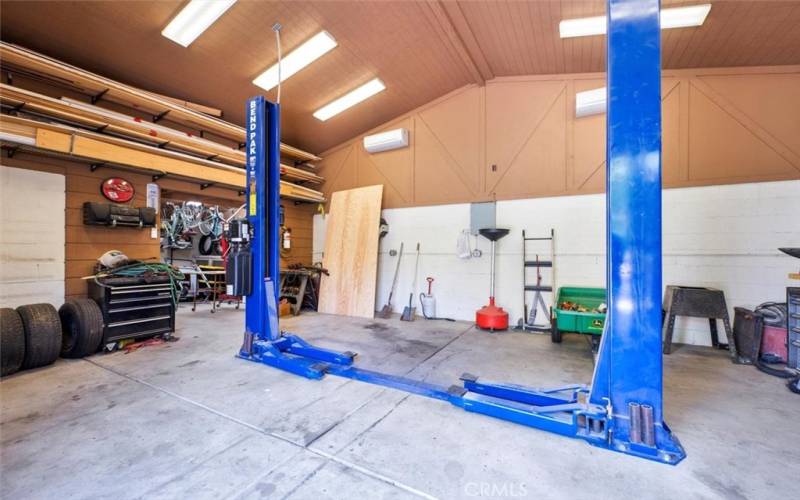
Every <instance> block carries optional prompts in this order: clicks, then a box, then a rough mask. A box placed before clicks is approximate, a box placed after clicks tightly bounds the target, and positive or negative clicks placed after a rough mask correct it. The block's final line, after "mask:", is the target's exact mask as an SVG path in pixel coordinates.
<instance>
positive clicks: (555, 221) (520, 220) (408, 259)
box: [313, 181, 800, 345]
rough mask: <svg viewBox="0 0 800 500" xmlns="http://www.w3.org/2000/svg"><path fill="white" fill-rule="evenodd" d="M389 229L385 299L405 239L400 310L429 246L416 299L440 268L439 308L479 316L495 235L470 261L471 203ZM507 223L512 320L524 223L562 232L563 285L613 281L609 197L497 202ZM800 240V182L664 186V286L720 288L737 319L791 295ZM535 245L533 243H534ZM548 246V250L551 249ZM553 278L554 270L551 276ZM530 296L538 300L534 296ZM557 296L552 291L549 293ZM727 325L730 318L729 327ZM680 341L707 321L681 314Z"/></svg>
mask: <svg viewBox="0 0 800 500" xmlns="http://www.w3.org/2000/svg"><path fill="white" fill-rule="evenodd" d="M383 217H384V218H385V219H386V220H387V221H388V223H389V226H390V229H389V234H388V235H387V236H386V237H385V238H383V239H382V240H381V244H380V258H379V264H378V266H379V269H378V289H377V299H376V305H377V306H378V307H381V306H382V305H383V304H385V303H386V299H387V297H388V293H389V287H390V286H391V280H392V275H393V272H394V267H395V264H396V262H397V260H396V259H397V258H396V257H391V256H389V250H390V249H399V247H400V242H401V241H402V242H404V243H405V255H404V257H403V261H402V264H401V270H400V278H399V280H398V287H397V291H396V292H395V299H394V300H393V303H394V306H395V311H397V312H399V311H401V310H402V307H403V305H404V304H405V303H407V302H408V295H409V291H410V287H411V282H412V279H413V276H412V275H413V269H414V247H415V245H416V243H417V242H420V244H421V250H422V251H421V257H420V266H419V267H420V270H419V277H418V281H419V283H418V286H417V289H416V291H415V294H414V302H415V305H416V306H417V308H418V309H417V310H418V312H419V301H418V295H419V293H420V292H421V291H423V287H424V285H425V277H426V276H433V277H434V278H435V280H436V281H435V282H434V295H435V296H436V302H437V314H438V315H439V316H449V317H453V318H456V319H461V320H468V321H471V320H474V313H475V310H476V309H478V308H479V307H480V306H482V305H483V304H485V303H486V302H487V297H488V295H489V242H488V241H487V240H485V239H483V238H479V239H478V243H477V245H478V248H480V249H481V250H482V251H483V256H482V257H481V258H477V259H467V260H462V259H459V258H458V257H457V256H456V241H457V238H458V235H459V233H460V232H461V230H462V229H467V228H469V204H456V205H441V206H432V207H414V208H402V209H389V210H384V211H383ZM324 226H325V221H324V218H323V217H322V216H320V215H316V216H315V217H314V247H313V248H314V260H315V262H316V261H321V260H322V250H323V248H324V240H325V228H324ZM497 226H498V227H507V228H509V229H511V233H510V234H509V235H508V236H506V237H505V238H503V239H502V240H501V241H500V242H499V243H498V257H497V283H496V287H497V289H496V293H495V295H496V297H497V302H498V305H500V306H502V307H504V308H505V309H506V310H507V311H509V314H510V319H511V322H512V324H514V323H516V321H517V319H519V318H520V317H521V316H522V314H523V307H522V293H521V287H522V230H523V229H525V230H526V231H527V233H528V234H529V235H531V236H534V235H542V236H546V235H547V234H548V233H549V231H550V228H551V227H552V228H554V229H555V231H556V273H557V285H559V286H564V285H577V286H600V287H604V286H605V195H585V196H562V197H554V198H537V199H528V200H514V201H501V202H498V203H497ZM798 245H800V181H785V182H768V183H752V184H737V185H724V186H708V187H695V188H682V189H669V190H665V191H664V198H663V254H664V259H663V264H664V269H663V272H664V274H663V276H664V280H663V281H664V285H668V284H675V285H688V286H708V287H715V288H720V289H722V290H723V291H724V292H725V296H726V299H727V302H728V307H729V309H730V314H731V319H732V318H733V316H732V315H733V307H734V306H745V307H754V306H755V305H757V304H759V303H761V302H765V301H768V300H778V301H780V300H785V288H786V287H787V286H790V285H792V282H791V280H789V279H788V277H787V274H788V273H789V272H791V271H794V272H796V271H797V270H798V268H800V261H798V260H797V259H793V258H791V257H788V256H785V255H783V254H781V253H780V252H778V250H777V248H778V247H781V246H798ZM531 248H533V246H532V247H531ZM545 251H546V249H544V248H543V253H544V252H545ZM544 279H545V281H546V282H547V281H548V280H549V279H550V278H549V275H548V274H544ZM529 300H530V299H529ZM545 300H546V301H547V302H548V303H550V300H551V297H550V296H549V294H546V295H545ZM720 329H721V325H720ZM675 342H682V343H689V344H699V345H710V336H709V333H708V323H707V322H706V321H705V320H698V319H689V318H679V320H678V322H677V324H676V330H675Z"/></svg>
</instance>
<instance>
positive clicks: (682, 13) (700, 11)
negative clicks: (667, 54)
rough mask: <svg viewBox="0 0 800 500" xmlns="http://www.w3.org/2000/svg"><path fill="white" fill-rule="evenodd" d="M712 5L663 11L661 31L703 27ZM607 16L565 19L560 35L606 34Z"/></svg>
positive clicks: (559, 28)
mask: <svg viewBox="0 0 800 500" xmlns="http://www.w3.org/2000/svg"><path fill="white" fill-rule="evenodd" d="M710 11H711V4H709V3H706V4H702V5H691V6H689V7H675V8H672V9H661V29H662V30H666V29H671V28H688V27H691V26H700V25H702V24H703V23H704V22H705V20H706V17H708V13H709V12H710ZM606 24H607V22H606V16H595V17H582V18H578V19H565V20H563V21H561V22H560V23H558V33H559V35H560V36H561V38H572V37H576V36H592V35H605V34H606Z"/></svg>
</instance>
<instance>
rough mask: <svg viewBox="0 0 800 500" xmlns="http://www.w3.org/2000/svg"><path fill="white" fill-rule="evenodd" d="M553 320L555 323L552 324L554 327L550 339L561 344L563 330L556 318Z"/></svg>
mask: <svg viewBox="0 0 800 500" xmlns="http://www.w3.org/2000/svg"><path fill="white" fill-rule="evenodd" d="M551 321H552V322H553V324H552V327H551V328H550V340H551V341H552V342H553V343H554V344H560V343H561V330H559V329H558V323H556V320H555V319H553V320H551Z"/></svg>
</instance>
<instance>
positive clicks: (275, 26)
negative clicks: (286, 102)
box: [272, 23, 283, 104]
mask: <svg viewBox="0 0 800 500" xmlns="http://www.w3.org/2000/svg"><path fill="white" fill-rule="evenodd" d="M282 27H283V26H281V23H275V24H273V25H272V31H274V32H275V44H276V45H277V46H278V99H277V103H278V104H280V103H281V59H282V55H281V28H282Z"/></svg>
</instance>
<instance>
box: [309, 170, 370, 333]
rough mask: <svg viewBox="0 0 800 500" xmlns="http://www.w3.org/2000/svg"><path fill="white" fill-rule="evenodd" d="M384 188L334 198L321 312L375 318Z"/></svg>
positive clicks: (331, 208) (321, 292)
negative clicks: (327, 273)
mask: <svg viewBox="0 0 800 500" xmlns="http://www.w3.org/2000/svg"><path fill="white" fill-rule="evenodd" d="M382 197H383V186H382V185H377V186H368V187H362V188H357V189H349V190H347V191H336V192H335V193H333V195H331V205H330V212H329V213H328V215H327V219H328V220H327V223H326V226H327V228H326V230H325V254H324V257H323V262H322V267H324V268H325V269H327V270H328V272H329V273H330V274H329V275H328V276H326V275H323V276H321V280H322V281H321V283H320V290H319V312H321V313H327V314H340V315H344V316H356V317H360V318H370V319H372V318H373V317H374V316H375V286H376V282H377V278H378V240H379V237H380V220H381V199H382Z"/></svg>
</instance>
